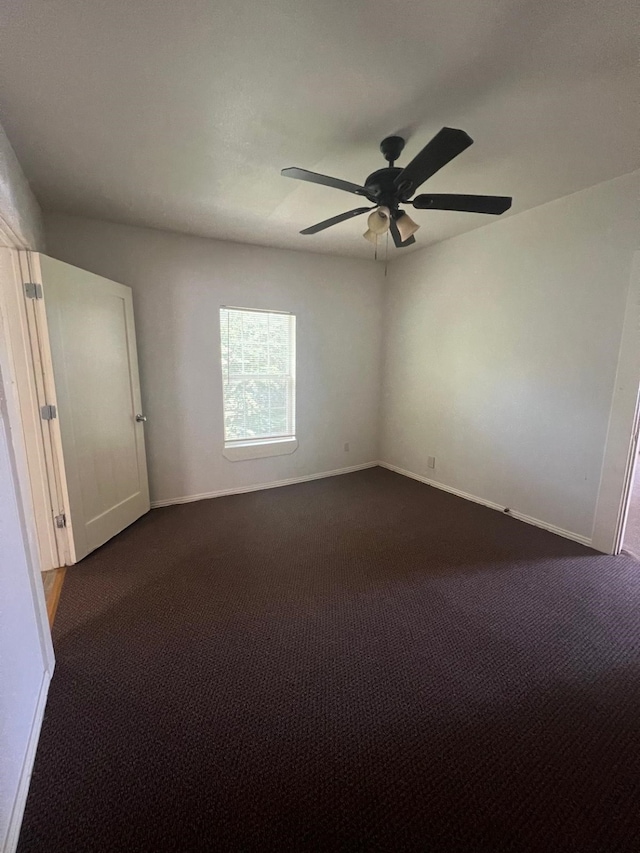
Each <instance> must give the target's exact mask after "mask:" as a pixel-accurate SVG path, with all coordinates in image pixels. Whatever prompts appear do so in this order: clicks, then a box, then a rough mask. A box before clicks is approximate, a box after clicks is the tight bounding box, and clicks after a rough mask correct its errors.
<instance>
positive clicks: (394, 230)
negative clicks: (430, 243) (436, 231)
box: [389, 217, 416, 249]
mask: <svg viewBox="0 0 640 853" xmlns="http://www.w3.org/2000/svg"><path fill="white" fill-rule="evenodd" d="M389 230H390V231H391V236H392V237H393V242H394V243H395V244H396V249H404V247H405V246H411V245H413V243H415V242H416V238H415V237H414V236H413V234H412V235H411V237H409V239H408V240H405V241H404V243H403V242H402V237H401V236H400V231H398V223H397V222H396V220H395V219H394V218H393V217H391V222H390V223H389Z"/></svg>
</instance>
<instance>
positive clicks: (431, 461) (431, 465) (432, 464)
mask: <svg viewBox="0 0 640 853" xmlns="http://www.w3.org/2000/svg"><path fill="white" fill-rule="evenodd" d="M435 467H436V457H435V456H429V457H428V458H427V468H435Z"/></svg>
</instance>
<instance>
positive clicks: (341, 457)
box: [45, 215, 384, 501]
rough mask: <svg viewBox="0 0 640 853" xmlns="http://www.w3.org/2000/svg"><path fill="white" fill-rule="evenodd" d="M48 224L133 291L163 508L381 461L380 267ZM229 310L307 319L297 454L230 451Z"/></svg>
mask: <svg viewBox="0 0 640 853" xmlns="http://www.w3.org/2000/svg"><path fill="white" fill-rule="evenodd" d="M45 228H46V237H47V246H48V252H49V254H50V255H52V256H53V257H55V258H58V259H60V260H63V261H66V262H68V263H71V264H75V265H76V266H80V267H83V268H85V269H88V270H91V271H92V272H95V273H98V274H100V275H104V276H106V277H107V278H111V279H114V280H116V281H120V282H122V283H124V284H127V285H130V286H131V287H132V288H133V299H134V309H135V316H136V328H137V337H138V348H139V356H140V370H141V381H142V395H143V403H144V408H145V413H146V414H147V416H148V418H149V420H148V423H147V427H146V429H147V433H146V435H147V455H148V459H149V475H150V485H151V498H152V500H154V501H158V500H170V499H172V498H180V497H184V496H190V495H201V494H207V493H210V492H216V491H220V490H225V489H234V488H242V487H245V486H250V485H256V484H261V483H269V482H274V481H278V480H283V479H289V478H294V477H303V476H307V475H311V474H316V473H320V472H325V471H333V470H336V469H341V468H345V467H350V466H354V465H360V464H364V463H367V462H374V461H376V460H377V458H378V402H379V386H380V366H381V365H380V361H381V307H382V296H383V293H382V291H383V281H384V279H383V277H382V276H383V274H382V269H381V265H379V264H374V263H373V262H371V261H362V260H354V259H345V258H336V257H327V256H323V255H315V254H306V253H304V254H303V253H300V252H292V251H286V250H280V249H264V248H260V247H257V246H248V245H242V244H239V243H228V242H220V241H216V240H206V239H201V238H196V237H189V236H184V235H179V234H173V233H169V232H162V231H155V230H151V229H144V228H134V227H130V226H124V225H114V224H110V223H107V222H99V221H95V220H88V219H81V218H76V217H69V216H62V215H50V216H47V217H46V218H45ZM221 305H234V306H240V307H247V308H266V309H275V310H283V311H292V312H293V313H294V314H296V317H297V337H298V347H297V415H296V425H297V434H298V440H299V447H298V449H297V450H296V451H295V453H293V454H292V455H290V456H279V457H271V458H267V459H259V460H251V461H243V462H230V461H228V460H227V459H225V458H224V457H223V456H222V446H223V432H222V424H223V422H222V379H221V372H220V342H219V327H218V323H219V319H218V317H219V314H218V312H219V309H220V306H221ZM345 442H349V444H350V451H349V452H345V451H344V444H345Z"/></svg>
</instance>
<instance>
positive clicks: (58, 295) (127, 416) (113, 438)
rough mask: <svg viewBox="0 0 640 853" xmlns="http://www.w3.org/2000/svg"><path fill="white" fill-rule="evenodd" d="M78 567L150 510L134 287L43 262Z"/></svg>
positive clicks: (69, 519) (43, 258) (72, 540)
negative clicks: (101, 546)
mask: <svg viewBox="0 0 640 853" xmlns="http://www.w3.org/2000/svg"><path fill="white" fill-rule="evenodd" d="M37 260H38V261H39V265H40V276H41V277H40V281H41V282H42V290H43V297H44V305H45V309H46V320H47V327H48V334H49V345H50V350H51V363H52V367H53V378H54V382H55V404H56V407H57V417H58V420H59V426H60V437H61V443H62V455H63V460H64V475H65V479H66V488H67V496H68V513H67V527H68V528H69V534H70V545H71V551H72V561H77V560H80V559H82V557H85V556H86V555H87V554H88V553H89V552H91V551H93V550H94V549H95V548H98V547H99V546H100V545H102V544H104V543H105V542H106V541H107V540H109V539H110V538H111V537H112V536H115V534H116V533H119V532H120V531H121V530H123V529H124V528H125V527H127V525H129V524H131V523H132V522H134V521H135V520H136V519H137V518H139V517H140V516H141V515H143V514H144V513H145V512H147V511H148V510H149V484H148V480H147V462H146V456H145V446H144V421H143V414H142V408H141V400H140V379H139V375H138V356H137V351H136V337H135V328H134V323H133V302H132V298H131V288H129V287H125V286H124V285H122V284H117V283H116V282H113V281H109V280H108V279H106V278H102V277H101V276H98V275H94V274H93V273H89V272H86V271H85V270H81V269H78V268H77V267H72V266H70V265H69V264H64V263H62V262H61V261H56V260H54V259H53V258H49V257H47V256H46V255H39V256H37Z"/></svg>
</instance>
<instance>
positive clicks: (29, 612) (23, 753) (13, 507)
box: [0, 127, 53, 851]
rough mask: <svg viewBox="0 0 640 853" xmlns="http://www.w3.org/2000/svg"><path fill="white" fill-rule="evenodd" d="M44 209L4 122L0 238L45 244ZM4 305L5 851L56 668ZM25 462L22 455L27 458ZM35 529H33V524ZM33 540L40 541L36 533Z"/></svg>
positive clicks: (0, 438)
mask: <svg viewBox="0 0 640 853" xmlns="http://www.w3.org/2000/svg"><path fill="white" fill-rule="evenodd" d="M41 235H42V222H41V219H40V211H39V208H38V206H37V204H36V202H35V199H34V198H33V196H32V194H31V191H30V190H29V186H28V184H27V182H26V179H25V177H24V175H23V174H22V171H21V169H20V166H19V164H18V161H17V160H16V157H15V154H14V153H13V150H12V149H11V147H10V145H9V143H8V141H7V138H6V136H5V134H4V132H3V130H2V128H1V127H0V244H2V245H8V246H21V247H27V248H32V249H42V248H43V245H42V240H41ZM2 327H3V321H2V305H1V304H0V850H3V851H10V850H13V849H15V846H16V844H17V840H18V832H19V829H20V823H21V820H22V812H23V809H24V804H25V802H26V795H27V786H28V781H29V777H30V774H31V766H32V763H33V758H34V754H35V748H36V744H37V741H38V734H39V731H40V722H41V719H42V713H43V710H44V702H45V699H46V695H47V686H48V682H49V677H50V674H51V671H52V668H53V652H52V648H51V638H50V635H49V632H48V625H47V621H46V611H45V609H44V595H43V591H42V584H41V580H40V577H39V575H38V567H37V566H36V565H34V563H33V558H32V555H35V554H36V553H37V549H36V548H35V547H32V548H31V549H30V548H29V535H30V530H29V528H28V522H27V520H26V519H25V517H24V515H23V512H22V499H21V493H20V488H19V485H18V475H17V464H18V463H17V461H16V460H17V457H18V456H19V453H20V445H19V427H18V426H17V424H16V421H15V411H14V414H13V415H12V419H11V424H12V426H13V431H12V430H11V429H10V427H9V414H8V408H10V405H9V403H10V401H9V400H8V395H9V394H10V390H11V377H10V375H9V371H8V363H9V360H8V355H7V351H6V349H5V343H6V339H5V336H4V332H3V329H2ZM21 464H22V465H23V466H24V457H22V459H21ZM31 533H32V534H34V531H31ZM32 542H34V540H33V539H32Z"/></svg>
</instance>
